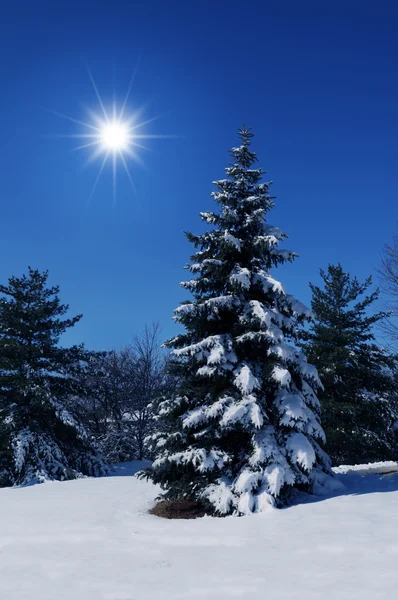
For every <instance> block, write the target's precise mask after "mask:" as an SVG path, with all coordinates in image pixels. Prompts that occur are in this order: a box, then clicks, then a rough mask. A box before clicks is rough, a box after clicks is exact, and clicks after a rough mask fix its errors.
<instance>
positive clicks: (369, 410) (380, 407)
mask: <svg viewBox="0 0 398 600" xmlns="http://www.w3.org/2000/svg"><path fill="white" fill-rule="evenodd" d="M320 273H321V277H322V279H323V281H324V289H321V288H320V287H318V286H315V285H313V284H310V286H311V290H312V294H313V297H312V310H313V312H314V315H315V322H314V324H313V325H312V327H311V329H310V331H309V332H308V333H307V334H304V335H305V337H306V338H307V340H308V341H307V342H306V343H304V344H303V348H304V350H305V351H306V353H307V356H308V358H309V360H310V361H311V362H312V363H313V364H314V365H316V367H317V369H318V372H319V374H320V376H321V379H322V383H323V385H324V390H323V391H322V393H321V394H320V400H321V407H322V411H321V412H322V423H323V425H324V428H325V432H326V437H327V450H328V452H329V454H330V456H331V458H332V461H333V463H334V464H342V463H346V464H355V463H363V462H369V461H374V460H387V459H391V458H393V457H394V445H395V434H394V432H393V427H392V426H393V424H394V422H395V421H396V419H397V416H396V411H395V407H394V405H395V402H392V397H393V394H392V392H393V388H394V387H395V386H394V380H393V371H392V369H393V367H394V364H395V359H394V357H392V356H390V355H389V354H388V352H386V350H384V349H383V348H381V347H380V346H379V345H378V344H376V342H375V337H374V333H373V326H374V325H376V324H377V323H379V322H383V320H384V319H386V318H387V317H388V313H385V312H377V313H375V314H373V315H370V314H369V311H368V309H370V308H371V307H372V305H373V304H374V303H375V302H376V301H377V299H378V296H379V291H378V290H376V291H374V292H373V293H371V294H367V290H368V289H369V287H370V286H371V284H372V279H371V277H369V278H368V279H366V281H365V282H364V283H360V282H359V281H358V279H357V278H356V277H351V276H350V275H349V274H348V273H345V272H344V271H343V268H342V266H341V265H340V264H337V265H329V267H328V270H327V273H325V272H324V271H323V270H321V271H320ZM363 295H364V297H363V298H362V299H360V297H361V296H363Z"/></svg>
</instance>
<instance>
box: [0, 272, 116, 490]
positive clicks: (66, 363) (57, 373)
mask: <svg viewBox="0 0 398 600" xmlns="http://www.w3.org/2000/svg"><path fill="white" fill-rule="evenodd" d="M47 277H48V274H47V271H45V272H44V273H41V272H39V271H38V270H36V269H31V268H29V273H28V275H23V276H22V277H20V278H18V277H11V278H10V279H9V282H8V285H7V286H4V285H0V293H1V294H2V297H1V298H0V484H2V485H13V484H26V483H31V482H34V481H37V482H41V481H44V480H46V479H71V478H75V477H77V476H79V475H80V474H85V475H99V474H101V473H102V472H103V471H104V465H103V463H102V461H101V459H100V458H99V457H98V456H97V454H96V452H95V451H94V450H93V448H92V447H91V446H90V444H89V442H88V440H87V436H86V434H85V432H84V430H83V429H82V428H81V427H80V426H79V424H78V423H77V422H76V421H75V419H74V418H73V417H72V416H71V414H70V413H69V412H68V411H67V410H66V409H65V404H66V399H67V398H68V397H69V396H70V395H72V394H73V393H75V392H76V391H77V390H76V389H75V386H74V375H75V374H76V373H77V372H78V371H79V366H80V363H81V361H85V360H86V358H87V353H86V352H85V350H84V349H83V348H82V347H81V346H73V347H71V348H62V347H60V346H59V345H58V342H59V339H60V336H61V335H62V333H64V332H65V331H66V330H67V329H69V328H70V327H73V326H74V325H75V324H76V323H77V322H78V321H79V319H80V318H81V315H78V316H76V317H73V318H71V319H63V318H62V317H63V316H64V315H65V313H66V312H67V310H68V306H66V305H63V304H61V303H60V300H59V296H58V293H59V288H58V286H55V287H47Z"/></svg>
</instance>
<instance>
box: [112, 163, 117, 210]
mask: <svg viewBox="0 0 398 600" xmlns="http://www.w3.org/2000/svg"><path fill="white" fill-rule="evenodd" d="M112 163H113V164H112V167H113V169H112V170H113V173H112V177H113V182H112V188H113V205H114V206H116V169H117V161H116V152H114V153H113V156H112Z"/></svg>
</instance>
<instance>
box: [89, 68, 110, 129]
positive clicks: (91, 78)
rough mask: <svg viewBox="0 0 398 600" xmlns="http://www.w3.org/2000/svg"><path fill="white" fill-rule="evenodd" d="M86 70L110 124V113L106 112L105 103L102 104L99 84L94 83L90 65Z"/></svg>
mask: <svg viewBox="0 0 398 600" xmlns="http://www.w3.org/2000/svg"><path fill="white" fill-rule="evenodd" d="M86 68H87V73H88V76H89V77H90V80H91V83H92V84H93V88H94V91H95V94H96V96H97V99H98V102H99V105H100V107H101V108H102V112H103V113H104V117H105V120H106V121H107V122H108V121H109V119H108V113H107V112H106V110H105V106H104V103H103V102H102V98H101V96H100V93H99V91H98V88H97V84H96V83H95V81H94V77H93V76H92V74H91V71H90V69H89V67H88V65H86Z"/></svg>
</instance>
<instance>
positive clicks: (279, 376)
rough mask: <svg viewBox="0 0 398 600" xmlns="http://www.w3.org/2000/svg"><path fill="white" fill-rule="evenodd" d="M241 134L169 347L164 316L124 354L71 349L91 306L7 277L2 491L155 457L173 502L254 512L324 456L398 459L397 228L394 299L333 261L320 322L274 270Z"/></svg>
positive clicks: (273, 232)
mask: <svg viewBox="0 0 398 600" xmlns="http://www.w3.org/2000/svg"><path fill="white" fill-rule="evenodd" d="M240 135H241V138H242V144H241V146H239V147H238V148H233V149H232V151H231V152H232V156H233V157H234V160H235V161H236V162H235V163H233V164H232V165H231V166H230V167H228V168H227V176H228V179H222V180H220V181H219V182H216V185H217V186H218V191H217V192H215V193H214V194H213V196H214V198H215V200H216V202H217V203H218V204H219V205H221V211H220V212H219V213H216V212H214V213H209V212H208V213H202V215H201V216H202V219H203V220H204V221H206V222H207V223H209V224H211V225H212V226H215V229H214V228H213V229H211V230H210V231H209V232H207V233H205V234H202V235H201V236H195V235H193V234H187V235H188V239H189V240H190V241H191V242H192V243H193V244H194V245H195V246H196V247H197V251H196V253H195V254H194V255H193V257H192V264H191V265H190V267H189V268H190V270H191V272H192V273H193V274H194V278H193V279H192V280H191V281H189V282H186V283H185V284H183V287H184V288H185V289H186V290H188V291H189V292H191V295H192V300H191V301H187V302H185V303H183V304H182V305H181V306H180V307H179V308H178V309H176V311H175V313H176V320H177V321H178V322H180V323H181V324H182V325H183V326H184V328H185V333H183V334H180V335H178V336H176V337H175V338H173V340H170V341H169V342H166V348H167V349H165V348H163V347H162V340H161V333H160V330H159V326H158V325H156V324H154V325H149V326H147V327H146V328H145V329H144V330H143V331H142V332H141V333H139V334H138V335H137V337H135V338H134V339H133V340H131V342H130V343H129V345H127V346H126V347H125V348H123V349H121V350H110V351H103V352H93V351H90V350H89V349H87V348H85V347H84V346H83V345H80V346H72V347H68V348H66V347H64V346H62V343H61V342H62V334H63V333H64V332H65V331H66V330H67V329H70V328H72V327H74V325H76V324H77V323H78V321H79V320H80V319H81V315H77V316H76V317H68V316H67V314H68V312H69V311H68V306H67V305H65V304H62V302H61V300H60V296H59V293H60V290H59V288H58V286H52V287H51V286H49V284H48V273H47V271H45V272H40V271H38V270H37V269H32V268H29V270H28V272H27V274H25V275H22V276H21V277H16V276H13V277H10V279H9V281H8V283H7V284H4V285H0V485H3V486H7V485H14V484H26V483H32V482H35V481H36V482H41V481H45V480H47V479H71V478H74V477H79V476H81V475H91V476H97V475H101V474H104V473H105V472H106V470H107V465H109V464H112V463H117V462H121V461H126V460H133V459H142V458H144V457H146V458H151V459H155V463H154V468H153V469H152V471H151V472H150V473H149V476H150V477H152V478H153V479H154V481H156V482H157V483H160V484H161V485H162V486H163V488H164V489H165V490H166V492H167V493H169V497H181V496H187V495H189V496H193V497H195V498H199V497H200V498H202V500H203V498H207V502H208V503H210V504H212V506H213V508H214V507H215V508H216V510H217V511H218V512H220V513H228V512H231V511H232V510H237V511H238V512H245V511H246V510H255V507H256V506H257V507H258V506H259V502H260V500H259V498H260V496H261V493H264V494H265V496H264V497H267V498H282V497H283V494H284V492H283V490H286V486H287V487H289V486H290V487H292V486H293V485H296V486H299V487H300V486H303V485H309V484H310V483H311V482H312V484H313V483H314V481H316V482H317V484H318V485H321V483H320V482H321V481H322V482H323V481H324V479H323V475H322V473H323V474H327V473H329V472H330V463H329V462H328V461H329V458H328V456H327V455H329V456H330V458H331V461H332V464H341V463H349V464H353V463H360V462H369V461H376V460H387V459H397V458H398V436H397V430H398V427H397V423H398V383H397V382H398V375H397V372H398V371H397V357H396V354H395V352H394V349H393V348H394V344H395V347H396V344H397V342H398V330H397V327H396V322H395V321H394V318H393V317H394V315H396V314H397V311H398V238H394V239H393V242H392V244H391V245H388V246H386V249H385V253H384V259H383V262H382V265H381V267H380V273H379V274H380V277H381V282H382V291H383V293H384V303H385V305H386V309H385V310H383V311H380V310H376V308H375V307H376V305H377V303H378V301H379V290H374V291H371V289H372V280H371V278H370V277H369V278H368V279H367V280H366V281H364V282H360V281H358V280H357V278H356V277H355V276H352V275H350V274H349V273H347V272H346V271H345V270H344V268H343V266H342V265H341V264H337V265H329V266H328V268H327V270H325V271H323V270H321V277H322V280H323V283H322V286H321V287H319V286H316V285H313V284H310V286H311V290H312V315H311V314H310V311H309V310H308V309H306V307H304V305H302V304H301V303H300V302H298V301H297V300H295V299H294V298H293V297H292V296H289V295H288V294H286V292H285V290H284V288H283V286H282V284H280V283H279V282H277V281H276V280H275V279H273V277H272V276H271V274H270V269H271V268H272V267H277V266H278V264H280V263H283V262H286V261H292V260H293V259H294V258H295V254H294V253H291V252H289V251H287V250H279V249H278V244H279V242H280V241H283V240H284V239H285V238H286V237H287V236H286V235H285V234H284V233H283V232H281V230H279V229H278V228H275V227H272V226H270V225H268V224H267V223H266V220H265V215H266V213H267V212H268V210H269V209H270V208H272V197H271V196H270V195H269V191H268V190H269V185H270V184H265V183H260V179H261V177H262V174H263V171H262V170H261V169H252V168H251V165H252V164H253V163H254V161H255V160H256V157H255V154H254V153H252V152H251V151H250V150H249V145H250V138H251V134H250V133H249V132H248V131H247V130H243V131H241V132H240ZM198 275H199V277H198ZM377 328H378V329H377ZM377 331H379V333H378V335H377V337H376V332H377ZM381 332H383V333H382V334H381ZM379 338H380V339H384V340H385V343H384V344H383V345H382V344H381V343H380V342H379V341H378V339H379ZM307 359H308V362H307ZM311 365H314V367H316V370H317V371H316V370H315V369H314V367H312V366H311ZM317 373H318V374H319V379H318V375H317ZM318 399H319V401H318ZM321 424H322V426H323V429H322V427H321ZM323 430H324V431H325V434H326V438H325V437H324V434H323ZM300 436H301V437H300ZM325 439H326V441H325ZM254 457H255V458H254ZM276 457H278V458H276ZM256 461H257V462H256ZM278 461H279V462H278ZM328 465H329V466H328ZM315 470H316V471H317V475H316V477H315V476H313V471H314V472H315ZM272 473H273V475H272V476H271V474H272ZM243 474H245V475H244V477H246V479H247V481H250V482H251V483H250V485H249V484H248V483H247V481H246V480H245V484H244V485H243V483H242V481H243V479H244V477H243ZM260 475H261V476H260ZM272 477H273V479H272ZM311 477H312V479H311ZM242 478H243V479H242ZM267 478H268V479H267ZM239 486H241V487H239ZM248 486H249V487H248ZM250 486H251V487H250ZM253 490H255V492H254V491H253ZM261 490H263V492H261ZM244 494H249V496H244ZM243 497H245V498H246V500H247V498H249V497H250V499H249V500H247V502H249V504H248V505H247V507H246V508H242V506H243V505H242V502H243V500H242V498H243ZM246 500H245V502H246ZM267 501H268V500H267ZM239 503H240V504H239ZM239 506H241V508H239ZM231 507H234V508H231ZM248 507H249V508H248Z"/></svg>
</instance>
